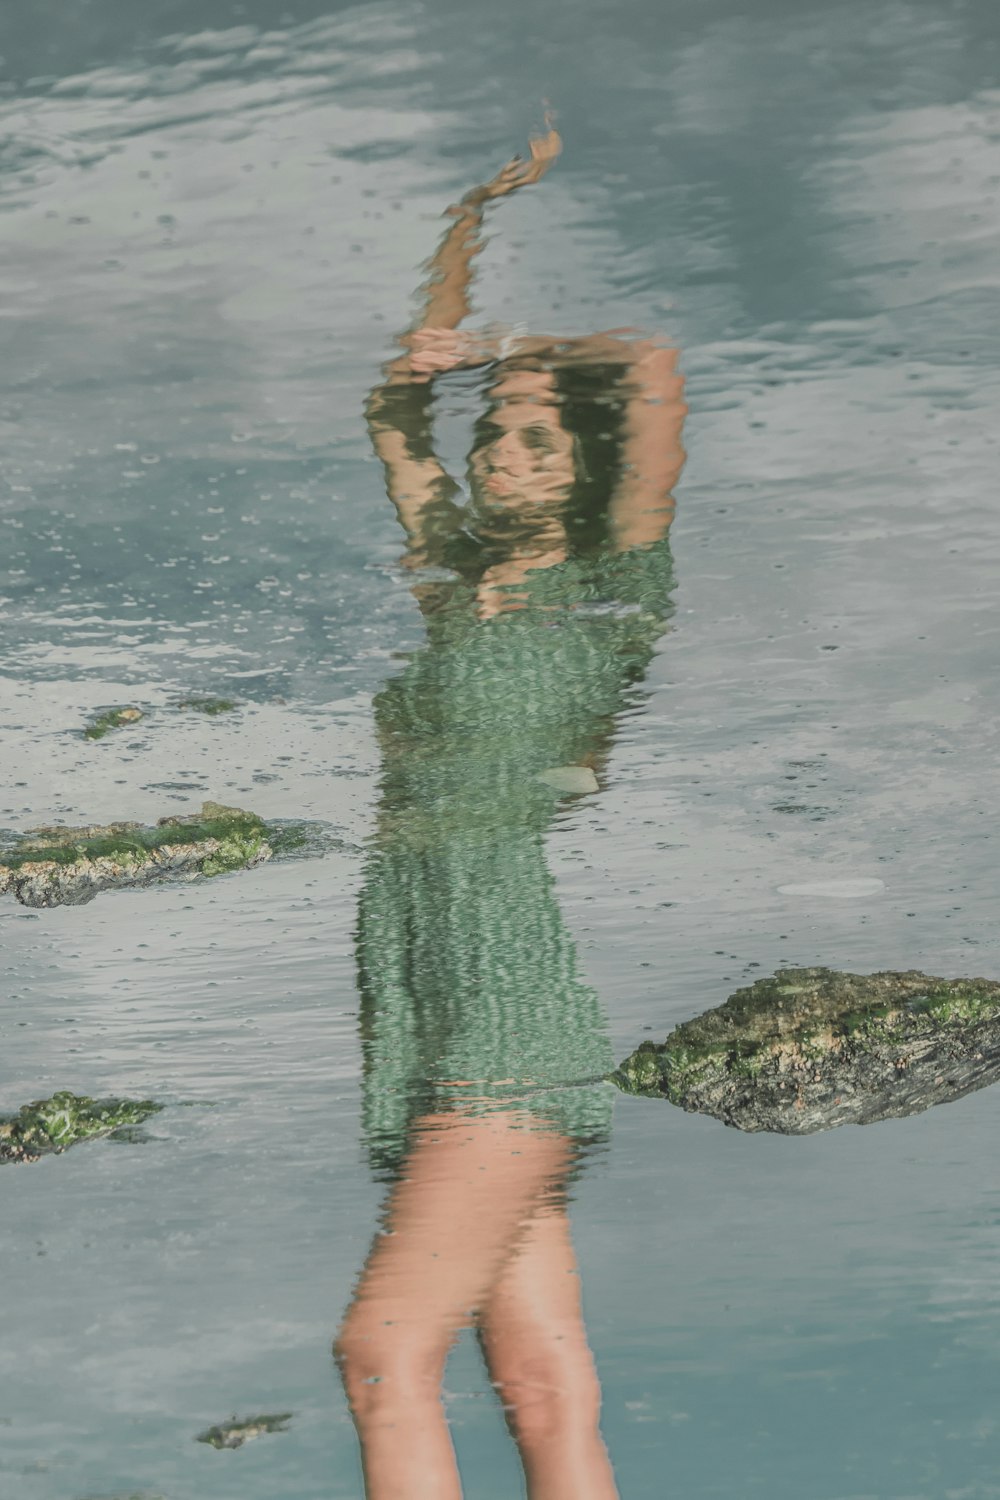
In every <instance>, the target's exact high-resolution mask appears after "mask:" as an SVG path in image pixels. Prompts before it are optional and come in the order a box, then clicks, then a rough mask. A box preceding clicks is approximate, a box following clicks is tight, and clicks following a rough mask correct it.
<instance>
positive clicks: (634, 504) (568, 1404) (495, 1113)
mask: <svg viewBox="0 0 1000 1500" xmlns="http://www.w3.org/2000/svg"><path fill="white" fill-rule="evenodd" d="M558 150H559V139H558V137H557V136H556V134H555V132H554V131H550V132H549V134H548V135H547V136H545V137H543V138H541V139H538V140H535V141H533V142H532V146H531V157H530V160H528V161H527V162H522V161H517V160H515V162H514V163H512V164H511V165H510V166H509V167H507V168H505V169H504V171H502V172H501V173H500V174H499V175H498V176H497V177H496V178H495V179H494V180H493V181H492V182H490V183H489V184H487V185H486V186H484V187H482V188H477V189H475V190H474V191H473V192H471V193H469V194H468V195H467V196H466V197H465V198H464V199H463V200H462V202H461V203H460V204H459V205H457V206H456V207H455V208H453V209H451V210H450V211H449V214H450V217H451V219H452V223H451V225H450V227H449V229H448V232H447V234H446V235H445V238H444V241H443V242H442V244H441V246H440V248H439V250H438V252H437V254H436V255H435V257H434V259H433V261H432V262H431V279H430V281H429V282H428V284H427V288H426V293H427V297H426V306H425V309H424V314H423V318H422V321H421V322H420V324H419V326H418V327H417V328H416V329H415V330H414V331H412V332H411V333H410V334H408V335H406V337H405V338H404V340H403V345H404V349H405V352H404V354H403V355H402V356H401V357H399V358H397V359H396V360H395V361H394V362H393V363H392V364H391V365H389V366H388V368H387V370H386V378H385V380H384V382H383V383H382V384H381V385H379V386H378V387H377V388H376V389H375V390H374V391H373V392H372V394H371V397H370V400H369V403H368V418H369V424H370V429H371V434H372V440H373V442H374V445H375V449H376V451H377V453H378V455H379V457H380V458H381V459H382V462H383V464H384V466H385V473H386V483H387V487H388V491H389V495H390V497H391V499H392V500H393V502H394V504H395V506H396V508H397V511H398V513H399V518H400V521H401V522H402V525H403V528H404V530H405V532H406V535H407V539H408V545H407V551H406V557H405V562H406V565H407V566H408V567H409V568H411V569H413V570H414V573H415V582H414V588H413V592H414V594H415V596H416V598H417V600H418V602H419V604H420V608H421V610H422V612H423V614H424V617H425V621H426V628H427V636H428V641H427V644H426V646H424V647H423V649H422V650H420V651H419V652H417V653H416V655H415V656H414V657H413V658H412V659H411V660H410V662H409V664H408V665H407V667H406V669H405V670H404V671H403V672H402V673H401V674H400V675H399V676H397V677H395V678H394V679H393V680H392V681H390V683H389V685H388V687H387V688H386V689H385V690H384V692H382V694H381V695H380V697H379V698H378V700H377V703H376V721H377V727H378V733H379V740H380V745H381V752H382V765H383V773H382V790H381V802H380V809H379V820H378V827H377V832H376V835H375V839H374V845H373V849H372V852H371V856H370V859H369V863H368V867H367V872H366V879H365V884H364V889H363V891H362V895H361V900H360V911H359V919H358V932H357V944H358V960H359V969H360V980H361V990H362V1005H363V1010H362V1035H363V1046H364V1060H365V1128H366V1134H367V1139H368V1143H369V1149H370V1153H371V1156H372V1160H373V1162H374V1164H375V1165H376V1167H377V1168H378V1169H379V1170H380V1171H382V1172H383V1173H385V1174H386V1175H387V1176H388V1177H389V1179H390V1180H391V1181H392V1183H393V1187H392V1190H391V1194H390V1197H389V1200H388V1204H387V1207H386V1211H385V1221H384V1228H383V1230H382V1231H381V1233H379V1234H378V1236H377V1237H376V1240H375V1244H374V1247H373V1249H372V1252H371V1254H370V1256H369V1258H368V1262H367V1265H366V1266H365V1268H364V1272H363V1274H362V1276H361V1279H360V1283H359V1285H358V1289H357V1292H356V1295H355V1297H354V1300H353V1302H352V1304H351V1307H350V1309H349V1310H348V1312H347V1315H346V1317H345V1319H344V1323H343V1326H342V1328H341V1330H340V1334H339V1337H338V1340H337V1345H336V1352H337V1355H338V1358H339V1360H340V1364H341V1369H342V1372H343V1378H344V1383H345V1386H346V1389H347V1394H348V1398H349V1401H350V1405H351V1410H352V1412H353V1415H354V1420H355V1422H356V1425H357V1429H358V1433H359V1435H360V1439H361V1447H362V1458H363V1465H364V1474H365V1485H366V1491H367V1494H368V1496H369V1500H455V1497H460V1496H461V1485H460V1480H459V1475H458V1470H457V1467H456V1463H455V1457H454V1453H453V1450H452V1445H451V1441H450V1437H449V1433H448V1427H447V1423H446V1421H445V1418H444V1414H443V1411H442V1407H441V1399H440V1387H441V1379H442V1374H443V1371H444V1365H445V1361H446V1359H447V1356H448V1352H449V1349H450V1347H451V1345H452V1343H453V1341H454V1339H455V1337H456V1335H457V1333H458V1332H459V1330H460V1329H462V1328H466V1327H469V1326H472V1327H474V1328H475V1329H476V1330H477V1333H478V1335H479V1338H480V1340H481V1343H482V1348H483V1352H484V1355H485V1358H486V1362H487V1365H488V1367H489V1371H490V1375H491V1378H492V1381H493V1383H494V1385H495V1387H496V1389H497V1391H498V1393H499V1395H500V1398H501V1400H502V1402H503V1406H504V1410H505V1413H506V1416H507V1420H508V1423H509V1425H510V1429H511V1432H512V1433H513V1436H514V1438H515V1440H516V1442H517V1445H518V1448H519V1450H520V1454H521V1458H522V1461H523V1464H524V1470H525V1474H526V1478H527V1486H528V1493H529V1495H530V1496H531V1497H532V1500H611V1497H614V1496H615V1495H616V1493H617V1492H616V1488H615V1481H614V1478H613V1475H612V1471H611V1466H610V1463H609V1461H608V1456H607V1452H606V1450H605V1448H604V1444H603V1442H602V1440H601V1436H600V1432H599V1427H598V1416H599V1406H600V1390H599V1386H598V1382H597V1377H596V1375H595V1372H594V1367H593V1362H592V1359H591V1355H590V1351H589V1349H588V1346H587V1339H586V1332H585V1329H584V1324H583V1318H582V1314H581V1307H580V1288H579V1280H578V1276H577V1272H576V1262H575V1259H574V1255H573V1247H572V1244H571V1240H570V1231H569V1221H568V1217H567V1210H566V1190H567V1184H568V1182H569V1180H570V1177H571V1176H572V1174H573V1172H574V1170H575V1169H576V1167H577V1165H578V1164H579V1162H580V1159H581V1157H582V1156H583V1155H584V1153H585V1151H586V1149H587V1147H588V1146H589V1145H590V1144H592V1143H594V1142H599V1141H601V1140H602V1139H603V1138H604V1137H605V1136H606V1133H607V1130H608V1125H609V1117H610V1107H611V1096H612V1090H611V1087H610V1086H609V1085H608V1084H606V1083H602V1082H600V1080H601V1078H602V1077H603V1076H604V1075H605V1074H607V1072H608V1071H609V1070H610V1068H611V1067H612V1066H613V1059H612V1056H611V1053H610V1050H609V1044H608V1040H607V1036H606V1030H605V1021H604V1017H603V1014H602V1011H601V1006H600V1003H599V1001H598V999H597V996H596V995H595V994H594V993H593V991H592V990H591V989H590V988H589V987H588V986H587V985H586V984H585V983H584V982H583V981H582V980H581V979H580V977H579V974H578V965H577V959H576V954H575V950H574V945H573V941H572V939H571V937H570V936H569V934H568V932H567V931H566V928H565V926H564V923H563V920H562V917H561V915H560V912H559V908H558V906H557V904H556V901H555V897H554V894H553V889H552V886H553V882H552V877H551V876H550V874H549V872H548V870H547V869H546V865H545V851H544V840H545V834H546V830H547V828H548V826H549V824H550V823H551V821H552V819H553V816H554V814H555V812H556V811H557V809H558V807H559V806H560V799H561V798H562V797H565V796H566V795H570V794H573V793H574V792H579V791H581V790H586V789H587V787H588V784H589V785H590V786H591V787H596V780H595V777H594V772H595V769H599V768H600V766H601V765H602V763H603V758H604V756H605V755H606V753H607V750H608V748H609V745H610V741H611V736H612V734H613V730H614V723H615V716H616V715H617V714H619V713H620V712H621V711H622V710H623V709H624V708H625V707H626V706H627V705H628V704H629V702H630V692H631V689H632V686H633V685H634V684H635V683H636V682H637V681H638V679H639V678H640V677H641V676H642V673H643V671H644V670H645V667H646V665H647V663H648V661H649V659H650V657H651V655H652V652H653V649H654V645H655V642H656V640H657V638H658V637H659V636H660V635H661V634H662V631H663V629H664V622H665V618H666V615H667V613H668V608H669V605H668V596H669V589H670V556H669V551H668V546H667V530H668V527H669V524H670V520H671V515H672V509H673V502H672V500H671V496H670V491H671V488H672V485H673V483H674V481H675V480H676V478H677V475H678V474H679V472H680V468H681V465H682V463H683V450H682V448H681V424H682V420H683V415H684V410H685V409H684V406H683V404H682V400H681V379H680V376H679V375H678V374H677V372H676V353H675V351H673V350H671V349H667V348H664V347H661V346H660V345H658V344H656V343H654V342H650V341H639V340H636V339H633V338H629V337H625V336H619V335H610V334H599V335H593V336H588V337H584V338H576V339H560V340H554V339H547V338H536V337H516V338H505V339H502V340H495V339H490V338H489V337H485V336H479V335H475V334H460V333H458V332H457V331H456V328H457V324H458V323H459V321H460V320H461V319H462V318H463V317H464V316H465V314H466V313H467V312H468V310H469V304H468V291H469V284H470V280H471V265H472V259H473V257H474V256H475V254H476V253H477V252H478V250H479V248H480V244H481V242H480V240H479V231H480V227H481V222H482V215H483V209H484V205H485V204H486V203H487V202H489V201H490V200H491V199H494V198H499V197H503V196H505V195H506V194H508V193H510V192H511V191H513V190H515V189H517V188H519V187H522V186H524V185H526V184H527V183H530V182H534V181H537V179H538V178H539V177H541V176H542V174H543V173H544V171H545V170H546V168H547V166H548V165H549V164H550V163H551V161H552V160H553V159H554V157H555V156H556V154H557V152H558ZM475 366H481V367H483V368H484V369H485V370H486V372H487V373H486V380H487V381H488V410H487V411H486V414H485V415H484V416H483V417H482V418H481V420H480V422H479V424H478V427H477V430H476V436H475V441H474V444H473V451H472V454H471V456H470V459H469V464H468V481H469V489H470V492H471V499H470V500H469V502H468V504H466V505H463V504H460V503H459V496H460V492H459V487H458V485H457V484H456V483H454V481H452V480H451V479H450V478H449V477H448V475H447V474H446V473H445V471H444V469H443V468H442V466H441V464H440V463H439V462H438V460H437V458H436V457H435V454H434V450H433V447H432V441H431V399H432V389H433V381H434V378H435V377H436V376H438V375H440V374H443V373H444V372H446V371H449V370H456V369H469V368H471V367H475Z"/></svg>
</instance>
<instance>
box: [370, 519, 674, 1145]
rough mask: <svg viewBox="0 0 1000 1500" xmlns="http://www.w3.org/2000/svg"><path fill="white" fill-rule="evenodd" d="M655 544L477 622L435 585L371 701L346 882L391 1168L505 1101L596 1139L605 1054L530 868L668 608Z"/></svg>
mask: <svg viewBox="0 0 1000 1500" xmlns="http://www.w3.org/2000/svg"><path fill="white" fill-rule="evenodd" d="M670 586H671V563H670V553H669V549H668V545H667V542H666V540H665V539H664V540H663V541H660V542H657V543H656V544H655V545H653V546H651V547H648V548H645V549H641V550H640V549H634V550H632V551H631V552H627V553H622V554H613V553H610V552H607V551H605V552H604V553H603V554H601V555H598V556H596V557H593V558H590V559H570V560H568V561H566V562H564V563H561V564H559V565H558V566H556V567H552V568H547V569H544V570H542V569H538V570H535V571H534V572H532V573H530V574H529V575H528V584H527V587H526V589H525V590H522V591H523V592H526V595H527V598H526V603H525V607H523V608H521V609H518V610H512V611H509V612H505V613H502V614H500V615H498V616H496V617H494V618H492V619H489V620H485V621H482V620H480V619H478V617H477V615H476V610H475V590H474V587H473V586H472V585H471V584H469V583H467V582H462V581H461V580H453V581H449V582H448V583H447V585H444V586H442V587H441V589H440V591H439V601H438V602H439V607H438V608H436V609H434V610H432V611H431V612H430V613H429V617H428V636H429V639H428V643H427V644H426V646H424V647H423V648H422V649H421V650H419V651H418V652H416V653H415V654H414V656H413V657H412V658H411V659H410V661H409V663H408V665H407V666H406V668H405V669H404V670H403V671H402V672H401V673H400V674H399V675H398V676H397V677H395V678H393V679H392V680H391V681H390V682H389V683H388V685H387V686H386V688H385V689H384V690H383V691H382V693H381V694H380V695H379V696H378V698H377V699H376V703H375V717H376V725H377V729H378V733H379V739H380V743H381V749H382V756H383V775H382V795H381V801H380V808H379V819H378V826H377V830H376V833H375V836H374V840H373V844H372V848H371V851H370V855H369V859H368V863H367V868H366V874H365V881H364V887H363V890H362V893H361V898H360V906H359V917H358V932H357V951H358V963H359V974H360V985H361V994H362V1044H363V1052H364V1130H365V1136H366V1140H367V1144H368V1149H369V1154H370V1157H371V1160H372V1164H373V1166H374V1167H375V1168H376V1169H377V1170H380V1171H388V1172H390V1173H393V1172H396V1171H398V1169H399V1166H400V1164H401V1162H402V1160H403V1158H404V1157H405V1154H406V1150H407V1146H408V1142H409V1138H410V1134H411V1131H412V1127H413V1123H414V1121H415V1120H416V1119H417V1118H418V1117H419V1116H420V1115H423V1114H425V1113H427V1112H430V1111H435V1112H437V1111H441V1110H446V1109H453V1108H456V1107H459V1106H460V1107H461V1108H462V1109H463V1110H465V1111H473V1112H477V1113H479V1112H486V1111H491V1110H496V1109H505V1110H510V1109H515V1110H517V1111H519V1112H520V1113H521V1114H522V1115H525V1116H527V1117H529V1118H530V1119H531V1120H532V1121H533V1122H537V1123H538V1124H539V1125H540V1126H542V1127H543V1128H545V1127H548V1128H552V1129H554V1130H557V1131H559V1132H560V1133H561V1134H563V1135H565V1136H566V1137H568V1138H570V1139H571V1140H572V1141H574V1142H576V1143H578V1144H579V1145H581V1146H582V1145H583V1144H585V1143H588V1142H592V1141H595V1140H599V1139H601V1138H603V1137H604V1136H605V1135H606V1133H607V1130H608V1127H609V1124H610V1111H611V1101H612V1097H613V1089H612V1088H611V1086H610V1085H609V1084H607V1083H606V1082H604V1081H603V1080H604V1079H605V1077H606V1075H607V1074H608V1072H609V1071H610V1070H611V1068H612V1067H613V1066H614V1059H613V1056H612V1053H611V1050H610V1044H609V1040H608V1035H607V1026H606V1021H605V1017H604V1014H603V1011H602V1008H601V1004H600V1001H599V999H598V997H597V995H596V994H595V992H594V991H593V990H592V989H591V988H590V986H589V985H587V984H586V983H584V981H583V980H582V979H581V977H580V974H579V967H578V960H577V955H576V949H575V945H574V942H573V939H572V937H571V936H570V934H569V932H568V931H567V929H566V926H565V923H564V921H563V918H562V915H561V913H560V911H559V907H558V904H557V902H556V898H555V892H554V882H553V878H552V876H551V874H550V873H549V871H548V869H547V867H546V862H545V834H546V830H547V829H548V827H549V824H550V823H551V821H552V818H553V815H554V813H555V812H556V810H557V808H558V807H559V805H560V801H561V799H562V797H563V796H565V793H560V792H559V791H558V790H554V789H553V788H552V786H551V785H550V784H548V782H547V781H546V780H544V779H540V773H544V772H546V771H551V770H552V769H554V768H556V767H564V766H571V765H580V764H581V763H583V762H589V763H591V764H593V763H595V762H597V763H599V761H600V758H601V756H602V752H603V751H605V750H606V749H607V747H608V746H609V744H610V740H611V736H612V733H613V729H614V724H615V720H616V717H617V716H618V715H619V714H620V713H621V712H622V711H623V709H625V708H626V707H627V706H628V703H629V701H630V694H631V690H632V687H633V684H635V683H636V682H637V680H638V679H639V678H641V676H642V674H643V672H644V670H645V668H646V666H647V664H648V662H649V659H650V657H651V655H652V652H653V648H654V645H655V642H656V640H657V638H658V637H659V636H660V635H661V634H662V631H663V629H664V625H665V620H666V616H667V613H668V609H669V603H668V599H669V590H670Z"/></svg>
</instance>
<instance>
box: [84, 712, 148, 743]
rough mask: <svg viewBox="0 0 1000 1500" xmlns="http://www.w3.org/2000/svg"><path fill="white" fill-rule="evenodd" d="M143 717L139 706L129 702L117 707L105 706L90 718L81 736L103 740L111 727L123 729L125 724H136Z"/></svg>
mask: <svg viewBox="0 0 1000 1500" xmlns="http://www.w3.org/2000/svg"><path fill="white" fill-rule="evenodd" d="M145 717H146V716H145V714H144V713H143V711H142V709H141V708H134V707H133V706H132V705H131V704H127V705H124V706H122V707H118V708H106V709H104V711H103V712H102V713H99V714H97V715H96V716H95V717H94V718H93V719H91V720H90V723H89V724H88V725H87V727H86V728H85V729H84V731H83V737H84V739H87V740H103V738H104V736H105V735H106V734H108V733H109V732H110V731H111V730H112V729H123V728H124V727H125V725H126V724H137V723H138V722H139V720H140V719H144V718H145Z"/></svg>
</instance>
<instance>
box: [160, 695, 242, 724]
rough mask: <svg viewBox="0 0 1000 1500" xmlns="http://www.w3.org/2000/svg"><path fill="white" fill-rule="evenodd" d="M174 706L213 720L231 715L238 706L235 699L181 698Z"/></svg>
mask: <svg viewBox="0 0 1000 1500" xmlns="http://www.w3.org/2000/svg"><path fill="white" fill-rule="evenodd" d="M174 706H175V707H176V708H183V709H189V710H191V712H193V713H197V714H207V715H208V717H209V718H210V719H214V718H215V717H216V716H217V715H218V714H231V713H233V712H234V711H235V710H236V709H237V708H239V706H240V705H239V703H238V702H237V701H236V699H235V698H182V699H181V700H180V702H179V703H177V704H175V705H174Z"/></svg>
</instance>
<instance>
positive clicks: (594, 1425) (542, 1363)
mask: <svg viewBox="0 0 1000 1500" xmlns="http://www.w3.org/2000/svg"><path fill="white" fill-rule="evenodd" d="M496 1385H497V1389H498V1391H499V1393H500V1398H501V1400H502V1401H503V1404H504V1408H505V1411H506V1414H507V1421H508V1423H509V1424H510V1427H511V1430H512V1431H513V1433H514V1435H515V1436H516V1438H517V1440H518V1442H520V1443H523V1444H525V1445H526V1446H527V1447H531V1446H532V1444H539V1443H545V1442H551V1441H552V1440H553V1439H559V1438H565V1437H566V1436H568V1435H570V1434H576V1435H580V1434H582V1433H584V1432H596V1431H597V1429H598V1425H599V1422H600V1415H601V1388H600V1385H599V1384H598V1380H597V1375H596V1372H595V1371H594V1369H593V1367H592V1366H591V1365H590V1363H589V1361H588V1367H587V1368H586V1369H579V1368H573V1369H567V1368H566V1365H565V1364H564V1363H563V1362H562V1361H561V1360H559V1359H558V1358H553V1359H545V1358H542V1359H530V1360H527V1361H525V1362H524V1364H523V1365H520V1366H519V1367H518V1368H517V1369H515V1370H514V1371H512V1372H511V1374H510V1375H509V1376H507V1377H506V1378H505V1379H503V1380H499V1381H497V1382H496Z"/></svg>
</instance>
